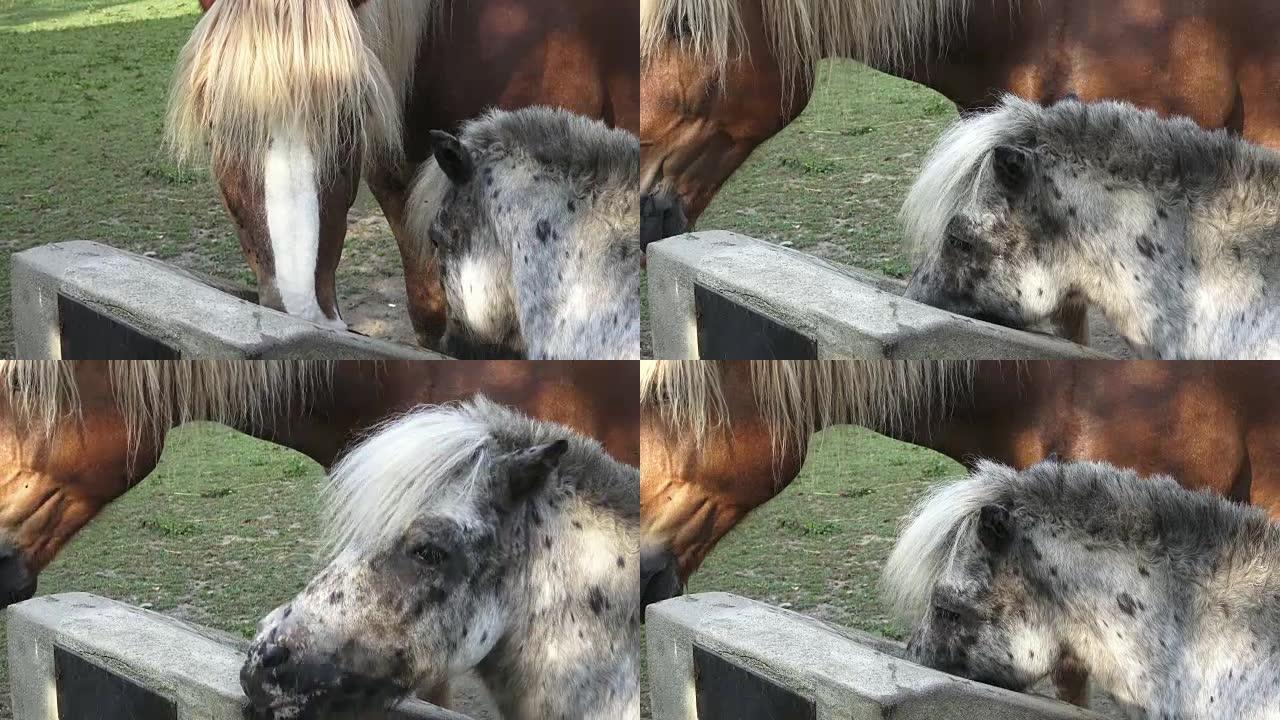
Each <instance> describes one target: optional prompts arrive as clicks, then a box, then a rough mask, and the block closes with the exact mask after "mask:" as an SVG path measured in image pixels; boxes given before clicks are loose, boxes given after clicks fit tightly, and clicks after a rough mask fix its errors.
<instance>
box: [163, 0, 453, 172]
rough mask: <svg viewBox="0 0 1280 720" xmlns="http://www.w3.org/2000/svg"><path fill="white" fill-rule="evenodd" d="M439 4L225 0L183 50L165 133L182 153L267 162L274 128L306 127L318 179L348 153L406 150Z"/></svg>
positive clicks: (300, 131)
mask: <svg viewBox="0 0 1280 720" xmlns="http://www.w3.org/2000/svg"><path fill="white" fill-rule="evenodd" d="M438 10H439V3H438V2H436V1H435V0H430V2H399V1H390V0H373V1H372V2H369V3H367V4H366V5H365V6H363V7H362V8H361V9H360V10H359V11H356V10H353V9H352V8H351V3H350V0H236V1H234V2H233V1H232V0H222V1H221V2H217V3H214V5H213V7H211V8H210V9H209V11H208V12H207V13H205V15H204V17H203V18H201V20H200V22H199V24H198V25H197V26H196V28H195V30H194V31H193V32H192V34H191V38H190V39H189V40H188V41H187V44H186V46H185V47H183V49H182V52H181V53H180V55H179V57H178V63H177V68H176V70H175V72H174V77H173V84H172V89H171V92H170V101H169V110H168V122H167V127H166V138H167V141H168V144H169V146H170V147H171V148H172V150H173V152H174V154H175V156H176V157H177V158H178V160H179V161H180V162H187V161H190V160H193V159H195V158H197V157H203V156H206V155H207V156H208V159H209V161H210V162H211V164H212V165H213V167H214V168H215V169H216V168H222V167H239V168H243V169H244V170H245V171H246V172H247V173H248V174H250V175H251V176H258V175H261V173H262V169H263V168H262V166H263V163H264V161H265V158H266V156H267V151H268V149H269V148H270V145H271V137H272V134H273V133H275V134H277V135H279V134H285V135H288V136H290V137H298V138H301V139H302V141H303V142H304V143H305V144H306V146H307V147H308V148H309V149H310V151H311V153H312V154H313V156H314V157H315V162H316V166H317V167H318V168H319V171H320V173H321V179H327V178H328V177H331V176H332V175H333V174H334V173H335V172H336V171H337V170H338V169H339V164H340V161H342V160H345V159H346V158H347V157H349V153H352V152H354V151H357V150H358V151H362V152H363V154H364V158H365V160H366V161H374V160H378V159H382V160H387V161H391V162H395V161H398V160H399V158H400V156H401V154H402V152H403V149H402V123H403V119H402V111H401V107H402V105H403V101H404V96H405V93H406V92H407V88H408V85H409V83H410V81H411V80H412V73H413V66H414V64H415V62H416V54H417V49H418V43H419V41H420V39H421V37H422V35H424V34H425V33H426V30H427V27H428V26H429V25H430V24H431V18H432V17H434V15H435V14H436V13H437V12H438Z"/></svg>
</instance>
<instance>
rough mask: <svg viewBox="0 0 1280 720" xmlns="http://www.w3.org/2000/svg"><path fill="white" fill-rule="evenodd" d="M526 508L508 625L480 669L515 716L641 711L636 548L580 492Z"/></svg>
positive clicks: (596, 719) (594, 718) (599, 717)
mask: <svg viewBox="0 0 1280 720" xmlns="http://www.w3.org/2000/svg"><path fill="white" fill-rule="evenodd" d="M557 500H558V502H557V503H556V505H555V506H552V505H549V504H545V503H539V504H538V505H536V506H531V507H530V508H529V511H530V513H531V514H530V515H529V517H528V519H527V523H528V525H527V529H528V533H527V535H526V539H527V547H526V548H525V556H526V557H527V558H528V566H527V567H526V568H525V569H524V570H523V572H522V580H521V581H520V582H517V583H512V584H511V586H510V587H509V588H508V593H509V596H510V598H511V600H510V606H511V607H514V608H517V609H518V610H517V611H515V612H513V613H512V614H511V618H510V620H509V621H508V630H507V633H506V635H505V636H504V637H503V639H502V641H501V642H500V643H499V646H498V647H497V648H496V649H495V651H494V653H493V654H492V655H491V656H490V657H489V658H487V659H486V660H485V661H484V662H483V663H482V664H481V665H480V666H479V667H478V668H477V669H478V670H479V671H480V673H481V676H482V677H483V678H484V680H485V683H486V685H487V686H488V687H489V689H490V691H491V692H492V693H493V695H494V699H495V700H496V701H497V702H498V704H499V706H500V707H501V709H502V713H503V717H506V718H510V719H511V720H538V719H541V718H552V717H572V718H583V720H612V719H613V718H619V717H636V716H638V713H639V698H640V695H639V679H638V678H639V665H638V662H639V660H638V659H639V656H640V651H639V642H640V641H639V593H638V587H639V583H638V578H639V574H638V573H639V553H638V549H637V546H636V544H635V542H634V540H631V541H628V538H627V536H626V533H625V532H624V530H623V528H622V527H621V525H620V524H619V523H618V522H616V521H615V520H614V519H613V518H611V517H606V516H605V514H604V513H602V512H601V510H600V509H599V508H595V507H593V506H591V505H590V503H588V502H586V501H584V500H581V499H579V498H577V497H576V496H574V495H569V496H567V497H563V496H562V497H560V498H557Z"/></svg>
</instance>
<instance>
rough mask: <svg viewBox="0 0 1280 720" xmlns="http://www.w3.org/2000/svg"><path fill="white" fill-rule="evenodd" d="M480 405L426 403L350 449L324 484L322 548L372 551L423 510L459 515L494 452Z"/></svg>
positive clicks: (466, 507)
mask: <svg viewBox="0 0 1280 720" xmlns="http://www.w3.org/2000/svg"><path fill="white" fill-rule="evenodd" d="M482 407H483V404H476V403H467V404H464V405H451V406H425V407H422V408H419V409H417V410H413V411H411V412H409V413H407V414H405V415H402V416H400V417H398V418H395V419H393V420H390V421H388V422H386V423H384V424H382V425H381V426H379V427H378V428H376V429H375V430H374V431H373V432H372V434H370V435H369V436H368V437H367V438H366V439H365V440H364V441H362V442H361V443H360V444H359V445H357V446H356V447H355V448H354V449H353V450H351V452H349V453H348V454H347V455H346V456H345V457H344V458H343V459H342V461H341V462H339V463H338V464H337V465H336V466H335V467H334V468H333V470H332V471H331V472H330V473H329V482H328V485H327V486H326V488H325V507H326V516H327V520H328V522H327V528H328V530H327V535H328V547H329V549H330V550H331V551H332V552H333V553H335V554H336V553H338V552H339V551H342V550H344V549H347V548H354V549H357V550H360V551H376V550H379V549H381V548H383V547H385V546H386V545H387V544H389V543H392V542H395V541H396V540H398V539H399V538H400V536H401V535H402V534H403V533H404V531H405V530H406V529H408V527H409V526H410V524H411V523H412V522H413V521H414V520H415V519H417V518H419V517H421V516H422V515H423V513H424V512H428V511H429V512H432V513H436V514H449V515H456V516H458V517H460V518H461V517H465V516H466V515H467V514H468V512H469V510H470V507H471V504H472V502H473V501H474V499H475V491H476V490H477V488H478V487H479V486H480V485H481V483H482V482H483V481H484V480H486V479H487V478H486V473H488V472H489V470H490V467H491V465H490V460H491V459H492V457H493V453H494V452H496V450H495V448H494V446H493V443H492V437H493V434H492V429H491V427H490V424H489V423H488V422H487V421H486V420H485V419H484V418H483V417H482V415H481V408H482Z"/></svg>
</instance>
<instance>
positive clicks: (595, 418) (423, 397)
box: [0, 362, 639, 604]
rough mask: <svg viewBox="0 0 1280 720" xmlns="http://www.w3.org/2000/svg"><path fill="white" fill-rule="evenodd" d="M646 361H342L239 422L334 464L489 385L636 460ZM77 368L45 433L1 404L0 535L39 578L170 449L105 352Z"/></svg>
mask: <svg viewBox="0 0 1280 720" xmlns="http://www.w3.org/2000/svg"><path fill="white" fill-rule="evenodd" d="M637 372H638V371H637V370H636V368H635V366H634V364H624V363H606V362H596V363H592V362H575V363H558V362H540V363H522V362H450V363H421V362H387V363H375V362H340V363H337V364H336V365H335V367H334V370H333V378H332V384H331V385H329V386H327V387H326V388H323V389H321V390H319V391H317V392H315V393H313V394H312V395H311V396H310V397H309V398H308V399H307V400H305V401H299V400H295V401H294V402H293V403H292V407H280V408H278V409H277V410H276V411H275V412H274V414H273V415H272V416H268V417H264V418H262V420H261V421H260V422H256V423H245V424H243V425H242V426H240V427H238V429H239V430H242V431H244V432H246V433H249V434H251V435H254V436H256V437H259V438H262V439H265V440H268V441H271V442H274V443H278V444H281V445H285V446H288V447H291V448H295V449H297V450H299V451H300V452H302V453H304V454H306V455H307V456H309V457H311V458H312V459H314V460H315V461H316V462H318V463H320V464H321V465H323V466H325V467H328V466H330V465H331V464H332V463H333V462H334V460H335V459H336V458H337V456H338V455H339V454H340V453H341V452H342V451H343V449H344V448H345V447H347V445H348V444H349V443H350V442H351V441H352V440H353V439H354V438H356V437H357V436H359V435H360V434H362V433H363V432H365V431H366V430H368V429H369V428H370V427H371V426H373V425H375V424H377V423H378V422H380V421H382V420H385V419H386V418H387V417H388V416H390V415H393V414H395V413H398V412H401V411H404V410H407V409H409V408H411V407H413V406H415V405H419V404H424V403H429V404H435V403H446V402H453V401H456V400H462V399H466V398H470V397H472V396H473V395H475V394H477V393H480V394H484V395H485V396H487V397H488V398H490V399H491V400H494V401H496V402H498V403H502V404H505V405H510V406H512V407H515V408H517V409H520V410H522V411H523V412H525V413H528V414H529V415H531V416H534V417H537V418H540V419H543V420H549V421H552V422H557V423H562V424H564V425H567V426H569V427H572V428H574V429H575V430H577V431H579V432H581V433H583V434H584V435H587V436H589V437H593V438H596V439H597V440H599V441H600V442H601V444H602V445H603V446H604V447H605V449H606V450H607V451H608V452H609V453H610V454H611V455H613V456H614V457H616V458H617V459H619V460H621V461H623V462H626V463H629V464H632V465H638V464H639V447H638V445H637V439H636V438H637V427H636V424H637V417H638V413H639V409H638V402H639V401H638V400H637V399H636V396H635V390H634V388H635V385H636V382H637ZM75 377H76V384H77V386H78V389H79V397H80V402H81V407H82V412H81V414H80V415H81V416H80V417H79V418H76V417H74V416H68V417H66V418H64V419H63V420H62V421H61V422H60V423H59V425H58V427H57V428H55V429H54V431H53V433H52V434H51V435H50V436H49V437H48V438H44V437H41V436H40V434H39V433H35V434H34V435H35V436H34V437H33V436H32V435H33V434H30V433H27V434H24V433H20V432H19V431H18V429H17V428H16V427H15V423H14V421H13V417H14V412H13V408H11V407H9V406H8V405H7V403H4V404H3V405H4V406H3V407H0V467H4V468H5V475H4V478H3V479H4V483H3V484H2V485H0V492H2V493H3V494H0V535H2V536H3V537H4V539H6V540H7V541H8V542H9V543H11V544H12V546H13V549H14V550H16V551H17V554H18V556H19V557H20V558H21V560H22V561H23V564H24V565H25V569H26V571H27V574H29V576H30V578H31V580H32V581H34V577H35V575H36V574H37V573H39V571H40V570H41V569H42V568H44V567H45V566H46V565H47V564H48V563H49V562H50V561H51V560H52V559H53V558H54V556H55V555H56V554H57V553H58V551H59V550H60V549H61V548H62V546H63V545H64V544H65V543H66V542H67V541H68V540H70V539H71V537H72V536H74V535H75V533H76V532H78V531H79V530H80V528H82V527H83V526H84V525H85V524H87V523H88V522H89V521H90V520H92V519H93V518H94V517H95V516H96V515H97V514H98V513H99V512H100V511H101V510H102V509H103V508H104V507H105V506H106V505H107V504H108V503H110V502H111V501H112V500H115V499H116V498H118V497H119V496H120V495H122V494H123V493H124V492H126V491H127V490H128V489H129V488H131V487H133V486H134V485H135V484H137V483H138V482H141V481H142V480H143V479H144V478H146V476H147V475H148V474H149V473H150V472H151V470H152V469H154V467H155V465H156V463H157V462H158V460H159V457H160V452H161V450H162V449H163V448H162V445H163V437H164V435H163V432H162V433H161V434H160V435H159V439H160V443H159V444H157V443H156V442H155V441H153V439H152V438H151V437H140V438H136V440H137V441H138V443H137V447H136V450H135V451H133V452H131V450H130V442H129V437H128V434H127V431H126V429H125V426H126V423H125V422H124V420H123V416H122V414H121V411H120V409H119V406H118V403H117V400H116V398H115V391H114V388H112V387H111V381H110V376H109V374H108V372H107V367H106V363H94V362H85V363H78V364H77V365H76V366H75ZM3 590H4V591H5V593H0V595H4V597H3V599H4V600H5V603H4V604H8V602H12V601H14V600H15V599H25V598H22V597H21V594H22V593H21V592H19V591H30V590H34V585H32V587H30V588H3ZM6 593H7V594H6Z"/></svg>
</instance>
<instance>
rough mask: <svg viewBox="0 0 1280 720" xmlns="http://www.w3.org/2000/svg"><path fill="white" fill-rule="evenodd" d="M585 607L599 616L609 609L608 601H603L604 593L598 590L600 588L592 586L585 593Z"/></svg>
mask: <svg viewBox="0 0 1280 720" xmlns="http://www.w3.org/2000/svg"><path fill="white" fill-rule="evenodd" d="M587 605H588V606H589V607H590V608H591V612H592V613H594V614H596V615H599V614H600V613H602V612H604V610H605V608H608V607H609V601H608V600H605V599H604V592H603V591H601V590H600V586H598V585H593V586H592V587H591V590H590V591H588V592H587Z"/></svg>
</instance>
